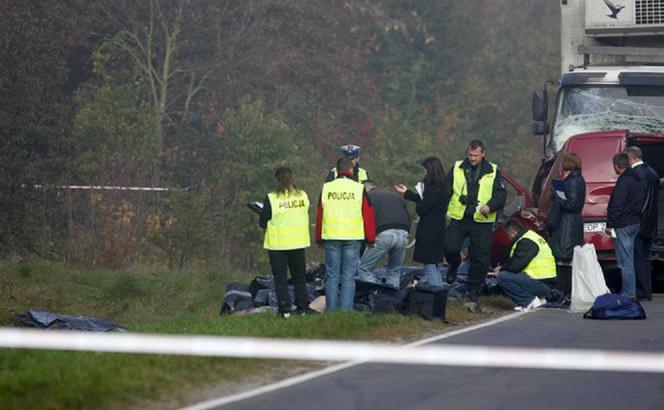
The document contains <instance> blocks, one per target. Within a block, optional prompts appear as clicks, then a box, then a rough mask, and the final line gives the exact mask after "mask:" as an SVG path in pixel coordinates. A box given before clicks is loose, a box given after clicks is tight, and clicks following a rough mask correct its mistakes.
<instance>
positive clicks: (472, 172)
mask: <svg viewBox="0 0 664 410" xmlns="http://www.w3.org/2000/svg"><path fill="white" fill-rule="evenodd" d="M485 156H486V150H485V148H484V143H483V142H482V141H480V140H473V141H471V142H470V144H468V149H467V151H466V159H464V160H463V161H457V162H456V163H455V164H454V166H453V167H452V169H450V172H449V181H450V182H449V183H450V187H451V192H452V197H451V198H450V202H449V205H448V207H447V216H448V217H449V218H450V225H449V226H448V228H447V233H446V235H445V259H446V260H447V262H448V263H449V264H450V268H449V270H448V271H447V277H446V280H447V283H453V282H454V281H455V280H456V276H457V275H456V272H457V269H458V267H459V264H460V263H461V259H460V257H459V252H460V251H461V245H462V244H463V242H464V240H465V239H466V238H470V247H469V249H468V257H469V259H470V270H469V272H468V303H466V304H465V307H466V308H467V309H468V310H469V311H470V312H472V313H480V311H481V310H480V307H479V304H478V297H479V292H480V287H481V285H482V283H483V282H484V278H485V277H486V273H487V271H488V269H489V250H490V249H491V235H492V232H493V224H494V222H495V221H496V214H497V211H499V210H500V209H502V208H503V206H504V205H505V199H506V196H507V194H506V192H505V187H504V186H503V182H502V178H501V176H500V171H499V170H498V166H497V165H496V164H493V163H491V162H489V161H487V160H486V159H485Z"/></svg>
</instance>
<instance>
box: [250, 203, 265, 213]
mask: <svg viewBox="0 0 664 410" xmlns="http://www.w3.org/2000/svg"><path fill="white" fill-rule="evenodd" d="M247 208H249V209H251V210H252V211H254V212H256V213H257V214H258V215H260V214H261V213H262V212H263V203H262V202H258V201H253V202H249V203H247Z"/></svg>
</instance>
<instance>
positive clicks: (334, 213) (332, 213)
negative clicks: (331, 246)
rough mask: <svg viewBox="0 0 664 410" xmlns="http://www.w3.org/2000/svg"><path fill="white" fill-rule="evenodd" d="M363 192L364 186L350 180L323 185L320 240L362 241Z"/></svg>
mask: <svg viewBox="0 0 664 410" xmlns="http://www.w3.org/2000/svg"><path fill="white" fill-rule="evenodd" d="M363 192H364V186H363V185H362V184H360V183H359V182H355V181H353V180H352V179H350V178H343V177H342V178H337V179H335V180H333V181H330V182H326V183H325V184H324V185H323V192H322V194H321V202H322V204H323V221H322V224H323V226H322V229H321V239H336V240H362V239H364V219H363V218H362V193H363Z"/></svg>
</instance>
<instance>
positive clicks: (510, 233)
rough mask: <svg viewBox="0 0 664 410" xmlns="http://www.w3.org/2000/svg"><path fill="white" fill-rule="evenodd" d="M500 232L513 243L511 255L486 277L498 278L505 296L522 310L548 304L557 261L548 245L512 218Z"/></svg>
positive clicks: (553, 285)
mask: <svg viewBox="0 0 664 410" xmlns="http://www.w3.org/2000/svg"><path fill="white" fill-rule="evenodd" d="M503 229H504V230H505V233H506V234H507V237H508V238H509V239H510V240H511V243H512V247H511V249H510V256H509V259H508V260H507V263H506V264H505V266H502V267H501V266H497V267H496V269H494V270H493V272H491V273H490V274H489V276H490V277H491V276H493V277H497V278H498V286H500V288H501V289H502V291H503V292H504V293H505V295H507V297H508V298H510V299H512V301H513V302H514V303H516V304H517V305H518V306H519V307H521V308H522V309H523V308H524V307H525V308H526V309H534V308H536V307H539V306H541V305H543V304H545V303H547V301H546V298H550V296H551V292H552V289H553V288H554V287H555V286H556V260H555V259H554V257H553V253H552V252H551V248H549V244H548V243H547V242H546V240H545V239H544V238H542V237H541V236H540V235H538V234H536V233H535V232H534V231H531V230H530V229H525V228H523V227H522V226H521V224H520V223H519V221H517V220H515V219H510V220H509V221H507V223H505V225H504V226H503ZM517 310H521V309H518V308H517Z"/></svg>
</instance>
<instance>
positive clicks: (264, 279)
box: [249, 275, 274, 299]
mask: <svg viewBox="0 0 664 410" xmlns="http://www.w3.org/2000/svg"><path fill="white" fill-rule="evenodd" d="M261 289H274V278H273V277H272V275H270V276H256V277H255V278H254V280H252V281H251V283H250V284H249V292H251V297H252V299H255V298H256V294H257V293H258V291H259V290H261Z"/></svg>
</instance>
